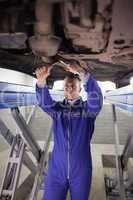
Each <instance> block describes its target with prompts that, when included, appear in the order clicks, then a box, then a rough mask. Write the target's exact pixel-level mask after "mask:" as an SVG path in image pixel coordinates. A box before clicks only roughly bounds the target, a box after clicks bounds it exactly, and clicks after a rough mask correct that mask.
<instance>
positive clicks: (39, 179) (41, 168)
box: [29, 128, 52, 200]
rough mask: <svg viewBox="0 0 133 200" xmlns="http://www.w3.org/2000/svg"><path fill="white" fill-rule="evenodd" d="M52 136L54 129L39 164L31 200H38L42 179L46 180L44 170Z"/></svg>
mask: <svg viewBox="0 0 133 200" xmlns="http://www.w3.org/2000/svg"><path fill="white" fill-rule="evenodd" d="M51 135H52V128H51V130H50V134H49V136H48V139H47V142H46V144H45V145H44V151H43V152H42V154H41V159H40V162H39V164H38V172H37V174H36V176H35V181H34V185H33V188H32V192H31V194H30V198H29V200H36V198H37V194H38V191H39V188H40V186H41V184H42V178H43V180H44V177H43V172H44V169H45V165H44V164H45V162H46V159H47V153H48V148H49V145H50V140H51Z"/></svg>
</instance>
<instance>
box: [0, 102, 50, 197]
mask: <svg viewBox="0 0 133 200" xmlns="http://www.w3.org/2000/svg"><path fill="white" fill-rule="evenodd" d="M35 109H36V106H35V107H34V109H33V111H32V112H31V113H30V115H29V118H28V120H27V121H26V120H25V119H24V117H23V115H22V114H21V112H20V110H19V108H11V114H12V117H13V118H14V120H15V122H16V124H17V126H18V127H19V128H20V130H21V132H20V133H19V134H16V136H14V135H13V134H12V132H11V131H10V130H9V129H8V128H7V127H6V125H5V123H4V122H3V121H2V120H1V119H0V133H1V135H2V136H3V137H4V138H5V140H6V141H7V142H8V144H9V145H11V150H10V153H9V158H8V162H7V166H6V170H5V174H4V177H3V182H2V186H1V189H0V200H14V198H15V193H16V190H17V185H18V181H19V177H20V172H21V167H22V164H24V165H25V166H26V167H28V169H29V170H30V171H31V172H32V173H34V174H35V179H34V184H33V188H32V191H31V194H30V195H29V197H28V199H29V200H36V198H37V194H38V191H39V190H41V189H42V184H43V181H44V174H45V173H46V172H45V170H46V166H47V160H48V149H49V144H50V140H51V133H52V131H50V133H49V136H48V139H47V141H46V143H45V145H44V149H43V150H41V149H40V147H39V145H38V144H37V142H36V141H35V139H34V137H33V134H32V132H31V130H30V128H29V126H28V125H29V123H30V122H31V120H32V117H33V114H34V112H35ZM29 150H30V151H31V152H32V154H33V155H34V157H35V159H36V163H37V164H34V162H33V161H32V159H31V158H30V157H29V155H28V151H29Z"/></svg>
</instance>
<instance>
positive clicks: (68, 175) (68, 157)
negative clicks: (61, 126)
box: [67, 106, 71, 179]
mask: <svg viewBox="0 0 133 200" xmlns="http://www.w3.org/2000/svg"><path fill="white" fill-rule="evenodd" d="M68 122H69V123H68V153H67V159H68V163H67V164H68V172H67V178H68V179H70V122H71V106H70V111H69V116H68Z"/></svg>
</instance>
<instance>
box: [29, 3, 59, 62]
mask: <svg viewBox="0 0 133 200" xmlns="http://www.w3.org/2000/svg"><path fill="white" fill-rule="evenodd" d="M52 12H53V3H51V2H49V1H46V0H37V1H36V9H35V14H36V23H35V27H34V30H35V35H34V36H32V37H31V38H30V46H31V49H32V51H33V53H34V54H35V55H37V56H41V57H42V58H43V57H44V59H45V57H52V56H55V55H56V53H57V52H58V49H59V46H60V43H61V39H60V38H59V37H56V36H54V34H53V30H52Z"/></svg>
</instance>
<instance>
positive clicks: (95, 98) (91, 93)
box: [84, 75, 103, 117]
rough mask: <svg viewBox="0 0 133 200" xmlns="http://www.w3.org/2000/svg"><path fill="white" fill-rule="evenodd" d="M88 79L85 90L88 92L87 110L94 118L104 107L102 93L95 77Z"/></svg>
mask: <svg viewBox="0 0 133 200" xmlns="http://www.w3.org/2000/svg"><path fill="white" fill-rule="evenodd" d="M86 78H87V80H85V84H84V88H85V91H86V92H87V110H88V112H89V113H90V114H91V116H92V117H96V116H97V115H98V113H99V112H100V110H101V108H102V105H103V96H102V92H101V89H100V87H99V86H98V83H97V81H96V80H95V79H94V77H93V76H91V75H89V76H88V77H86Z"/></svg>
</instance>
